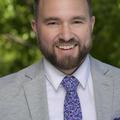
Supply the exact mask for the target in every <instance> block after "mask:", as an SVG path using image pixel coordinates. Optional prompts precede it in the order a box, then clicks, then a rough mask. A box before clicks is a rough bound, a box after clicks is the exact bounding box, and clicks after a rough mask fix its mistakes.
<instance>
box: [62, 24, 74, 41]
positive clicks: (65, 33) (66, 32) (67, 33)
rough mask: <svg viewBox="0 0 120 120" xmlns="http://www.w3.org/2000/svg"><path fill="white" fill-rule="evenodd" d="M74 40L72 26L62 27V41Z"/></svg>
mask: <svg viewBox="0 0 120 120" xmlns="http://www.w3.org/2000/svg"><path fill="white" fill-rule="evenodd" d="M71 38H72V32H71V28H70V25H68V24H64V25H62V27H61V39H63V40H64V41H69V40H70V39H71Z"/></svg>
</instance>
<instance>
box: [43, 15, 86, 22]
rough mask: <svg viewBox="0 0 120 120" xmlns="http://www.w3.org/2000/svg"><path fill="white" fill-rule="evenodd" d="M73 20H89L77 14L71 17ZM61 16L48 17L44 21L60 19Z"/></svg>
mask: <svg viewBox="0 0 120 120" xmlns="http://www.w3.org/2000/svg"><path fill="white" fill-rule="evenodd" d="M71 19H72V20H83V21H87V18H86V17H84V16H75V17H72V18H71ZM59 20H60V18H57V17H48V18H44V19H43V21H44V22H48V21H59Z"/></svg>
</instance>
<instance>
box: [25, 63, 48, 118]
mask: <svg viewBox="0 0 120 120" xmlns="http://www.w3.org/2000/svg"><path fill="white" fill-rule="evenodd" d="M39 67H40V70H39V74H38V75H37V77H35V78H33V76H30V73H29V74H26V76H27V77H29V78H31V80H29V82H26V83H24V92H25V97H26V101H27V104H28V107H29V111H30V113H31V118H32V120H48V105H47V104H48V103H47V94H46V83H45V77H44V73H43V67H42V65H41V64H40V65H39ZM36 72H38V71H36Z"/></svg>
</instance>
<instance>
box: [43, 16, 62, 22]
mask: <svg viewBox="0 0 120 120" xmlns="http://www.w3.org/2000/svg"><path fill="white" fill-rule="evenodd" d="M59 20H60V19H59V18H57V17H48V18H44V20H43V21H44V22H48V21H59Z"/></svg>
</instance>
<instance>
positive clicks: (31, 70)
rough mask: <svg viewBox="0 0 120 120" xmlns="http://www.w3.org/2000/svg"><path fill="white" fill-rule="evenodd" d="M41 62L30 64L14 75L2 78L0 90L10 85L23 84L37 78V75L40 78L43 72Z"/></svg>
mask: <svg viewBox="0 0 120 120" xmlns="http://www.w3.org/2000/svg"><path fill="white" fill-rule="evenodd" d="M42 62H43V61H42V60H41V61H39V62H37V63H35V64H32V65H30V66H28V67H26V68H24V69H22V70H20V71H18V72H16V73H13V74H10V75H7V76H4V77H1V78H0V89H2V88H4V87H5V86H9V85H12V84H20V83H23V82H27V81H28V80H31V79H33V78H35V77H37V76H38V74H39V75H40V74H41V76H42V74H43V73H42V72H43V65H42Z"/></svg>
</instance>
